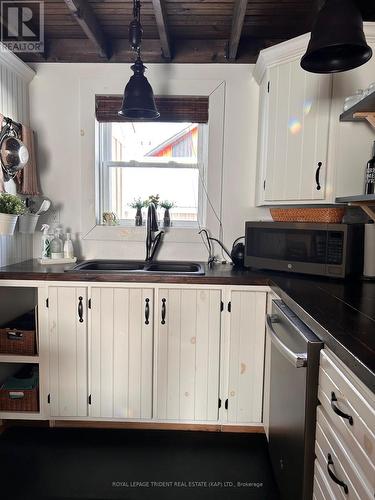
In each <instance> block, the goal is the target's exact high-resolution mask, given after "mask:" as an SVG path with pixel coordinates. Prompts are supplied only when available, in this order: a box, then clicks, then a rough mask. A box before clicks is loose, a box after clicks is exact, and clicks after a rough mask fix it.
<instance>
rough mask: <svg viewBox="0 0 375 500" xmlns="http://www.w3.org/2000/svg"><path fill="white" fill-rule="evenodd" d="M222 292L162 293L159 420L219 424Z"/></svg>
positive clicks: (158, 397)
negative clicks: (213, 422) (215, 422)
mask: <svg viewBox="0 0 375 500" xmlns="http://www.w3.org/2000/svg"><path fill="white" fill-rule="evenodd" d="M221 294H222V292H221V290H220V289H218V290H215V289H207V290H203V289H191V288H190V289H176V288H173V289H168V288H165V289H164V288H162V289H159V298H158V314H157V323H158V327H157V331H156V334H157V348H156V349H157V352H156V418H157V419H158V420H176V421H183V420H189V421H192V420H197V421H217V420H218V416H219V404H218V403H219V376H220V369H219V366H220V324H221Z"/></svg>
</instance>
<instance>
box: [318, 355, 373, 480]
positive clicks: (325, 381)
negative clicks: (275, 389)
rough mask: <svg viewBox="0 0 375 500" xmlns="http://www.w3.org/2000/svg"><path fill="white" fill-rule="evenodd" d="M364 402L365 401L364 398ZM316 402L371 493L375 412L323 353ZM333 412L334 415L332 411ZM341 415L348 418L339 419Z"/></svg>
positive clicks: (371, 405)
mask: <svg viewBox="0 0 375 500" xmlns="http://www.w3.org/2000/svg"><path fill="white" fill-rule="evenodd" d="M364 396H365V397H366V399H365V397H364ZM318 399H319V401H320V403H321V404H322V406H323V407H324V410H325V412H326V414H327V416H328V418H329V420H330V421H331V422H332V425H333V427H334V429H335V433H338V434H340V436H341V439H342V440H343V442H344V443H345V444H346V446H347V448H348V449H350V451H351V455H352V457H353V460H355V461H356V462H357V463H358V465H359V466H360V467H361V469H362V470H363V473H364V474H365V476H366V477H367V478H368V480H369V481H371V483H372V487H373V488H374V489H375V410H374V406H373V404H372V403H373V395H372V394H371V393H369V391H367V388H364V392H362V390H361V392H360V391H359V390H358V388H357V387H356V386H355V385H354V384H353V383H352V381H351V380H350V379H349V378H348V376H347V374H346V373H345V372H344V371H342V370H341V369H340V367H338V366H337V365H336V362H335V360H333V358H331V357H330V356H329V355H327V353H325V352H323V351H322V352H321V356H320V370H319V390H318ZM335 410H336V411H335ZM337 412H343V413H344V414H345V415H347V416H348V417H350V418H345V417H343V416H340V415H339V414H338V413H337Z"/></svg>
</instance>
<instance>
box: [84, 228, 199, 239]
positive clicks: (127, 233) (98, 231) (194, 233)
mask: <svg viewBox="0 0 375 500" xmlns="http://www.w3.org/2000/svg"><path fill="white" fill-rule="evenodd" d="M160 230H161V231H164V237H163V239H164V241H165V242H166V243H200V244H201V243H202V240H201V237H200V236H199V234H198V231H199V228H198V225H196V226H195V227H192V226H180V227H177V226H172V227H165V228H164V227H160ZM83 239H85V240H97V241H128V242H144V241H145V240H146V227H145V226H134V224H133V225H130V224H129V225H125V224H124V225H118V226H105V225H97V226H94V227H93V228H92V229H91V231H89V233H88V234H86V235H85V236H84V237H83Z"/></svg>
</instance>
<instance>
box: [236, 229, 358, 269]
mask: <svg viewBox="0 0 375 500" xmlns="http://www.w3.org/2000/svg"><path fill="white" fill-rule="evenodd" d="M245 235H246V236H245V266H246V267H252V268H255V269H270V270H274V271H288V272H292V273H306V274H315V275H320V276H330V277H335V278H344V277H345V276H348V275H353V274H357V275H359V274H361V273H362V270H363V239H364V236H363V235H364V229H363V225H362V224H320V223H317V224H316V223H297V222H292V223H286V222H246V228H245Z"/></svg>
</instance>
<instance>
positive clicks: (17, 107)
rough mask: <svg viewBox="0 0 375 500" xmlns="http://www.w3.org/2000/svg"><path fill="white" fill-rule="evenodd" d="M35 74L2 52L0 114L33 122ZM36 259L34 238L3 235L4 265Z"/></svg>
mask: <svg viewBox="0 0 375 500" xmlns="http://www.w3.org/2000/svg"><path fill="white" fill-rule="evenodd" d="M32 76H33V74H32V71H31V70H30V69H29V68H28V67H27V66H26V65H25V64H24V63H23V62H22V61H20V60H19V59H18V58H17V57H16V56H15V55H13V54H12V53H10V52H9V51H7V50H5V48H4V47H2V48H1V51H0V113H1V114H2V115H3V116H6V117H9V118H11V119H12V120H15V121H16V122H21V123H24V124H26V125H27V124H28V123H29V95H28V86H29V81H30V79H31V78H32ZM6 190H7V191H8V192H15V186H14V183H13V181H10V182H8V183H6ZM32 257H33V243H32V236H29V235H25V234H20V233H18V232H16V233H15V234H14V235H12V236H3V235H0V266H6V265H9V264H15V263H17V262H21V261H23V260H27V259H31V258H32Z"/></svg>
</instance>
